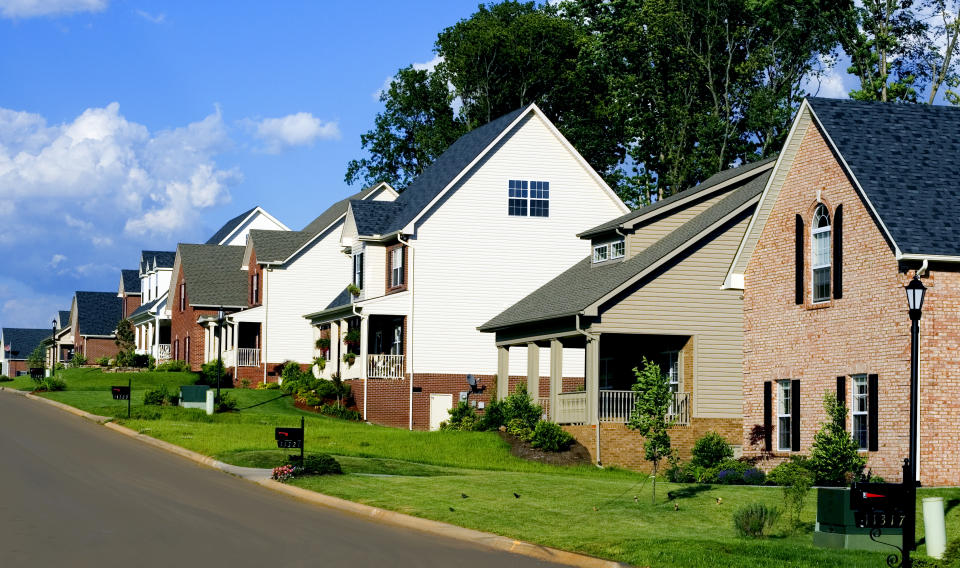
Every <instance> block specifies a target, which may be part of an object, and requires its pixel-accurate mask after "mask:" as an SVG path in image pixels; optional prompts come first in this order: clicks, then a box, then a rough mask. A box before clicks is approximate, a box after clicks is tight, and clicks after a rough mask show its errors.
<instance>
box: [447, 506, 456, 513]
mask: <svg viewBox="0 0 960 568" xmlns="http://www.w3.org/2000/svg"><path fill="white" fill-rule="evenodd" d="M447 508H448V509H450V512H451V513H453V512H454V511H456V509H454V508H453V507H447Z"/></svg>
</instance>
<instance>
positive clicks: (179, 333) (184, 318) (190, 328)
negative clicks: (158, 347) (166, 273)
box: [170, 268, 218, 371]
mask: <svg viewBox="0 0 960 568" xmlns="http://www.w3.org/2000/svg"><path fill="white" fill-rule="evenodd" d="M181 282H183V268H180V272H179V273H177V279H176V281H175V284H174V287H173V289H172V290H171V294H170V297H171V302H170V356H171V357H173V358H175V359H180V360H184V361H187V363H189V364H190V369H191V370H193V371H199V370H200V367H201V365H203V352H204V328H203V327H202V326H200V324H198V323H197V318H199V317H200V316H216V315H217V311H218V310H215V309H213V310H211V309H196V308H194V307H193V306H191V305H190V283H189V282H188V283H187V286H186V295H185V302H184V305H185V307H184V310H183V311H182V312H181V311H180V283H181ZM187 337H189V338H190V353H189V360H187V353H186V341H185V340H186V338H187ZM177 341H179V342H180V352H179V354H177V353H175V350H176V348H175V347H174V345H176V343H177Z"/></svg>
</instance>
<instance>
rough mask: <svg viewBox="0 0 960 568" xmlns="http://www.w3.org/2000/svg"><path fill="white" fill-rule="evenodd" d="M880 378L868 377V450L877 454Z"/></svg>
mask: <svg viewBox="0 0 960 568" xmlns="http://www.w3.org/2000/svg"><path fill="white" fill-rule="evenodd" d="M879 398H880V377H879V376H877V375H867V428H868V430H869V431H868V433H867V450H869V451H871V452H875V451H877V450H879V449H880V426H879V424H878V423H877V418H878V417H879V415H880V413H879V412H878V410H879V408H877V407H878V405H879Z"/></svg>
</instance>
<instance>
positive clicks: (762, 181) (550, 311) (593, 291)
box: [479, 170, 770, 331]
mask: <svg viewBox="0 0 960 568" xmlns="http://www.w3.org/2000/svg"><path fill="white" fill-rule="evenodd" d="M769 177H770V171H769V170H768V171H767V172H764V173H763V174H762V175H759V176H756V177H753V178H750V179H749V180H748V181H747V182H746V183H745V184H744V185H743V186H742V187H740V188H739V189H736V190H734V191H733V192H731V193H730V194H729V195H727V196H726V197H724V198H723V199H722V200H720V201H719V202H718V203H716V204H715V205H713V206H711V207H710V208H708V209H707V210H706V211H704V212H703V213H701V214H699V215H697V216H696V217H694V218H693V219H691V220H690V221H687V222H686V223H684V224H683V225H681V226H680V227H679V228H677V229H676V230H674V231H673V232H671V233H670V234H668V235H667V236H665V237H663V238H662V239H660V240H659V241H657V242H655V243H653V244H652V245H650V246H649V247H647V248H646V249H644V250H643V251H642V252H640V253H639V254H636V255H634V256H632V257H630V258H628V259H626V260H624V261H622V262H610V263H606V264H600V265H597V266H593V265H592V262H591V258H590V257H589V256H588V257H586V258H584V259H583V260H581V261H580V262H578V263H577V264H575V265H573V266H572V267H570V268H569V269H567V270H566V271H565V272H563V273H561V274H560V275H559V276H557V277H556V278H554V279H553V280H551V281H549V282H547V283H546V284H544V285H543V286H541V287H540V288H539V289H537V290H535V291H534V292H533V293H531V294H530V295H528V296H527V297H525V298H523V299H522V300H520V301H519V302H517V303H516V304H514V305H512V306H510V307H509V308H507V309H506V310H504V311H503V312H501V313H500V314H499V315H497V316H496V317H494V318H493V319H491V320H490V321H488V322H487V323H485V324H483V325H482V326H480V328H479V329H480V330H481V331H495V330H497V329H502V328H505V327H510V326H514V325H518V324H523V323H529V322H535V321H543V320H548V319H554V318H559V317H564V316H573V315H575V314H578V313H580V312H582V311H583V310H585V309H586V308H587V307H589V306H590V305H591V304H593V303H594V302H596V301H598V300H600V299H601V298H603V297H604V296H606V295H607V294H609V293H610V292H612V291H614V290H616V289H617V288H618V287H619V286H621V285H623V284H624V283H626V282H627V281H628V280H630V279H631V278H633V277H634V276H636V275H637V274H639V273H641V272H643V271H644V270H646V269H647V268H650V267H651V266H653V265H654V264H655V263H656V262H657V261H659V260H661V259H662V258H664V257H665V256H667V255H668V254H670V253H672V252H673V251H675V250H676V249H678V248H680V247H681V246H683V245H685V244H687V243H688V242H692V241H691V240H692V239H694V238H695V237H696V236H697V235H699V234H700V233H702V232H703V231H705V230H706V229H708V228H709V227H711V226H712V225H714V224H715V223H717V222H718V221H720V220H721V219H723V218H724V217H726V216H727V215H729V214H731V213H733V212H734V211H736V210H737V209H738V208H740V207H741V206H742V205H744V204H745V203H747V202H749V201H750V200H751V199H753V198H755V197H757V196H758V195H760V193H762V192H763V188H764V186H765V185H766V183H767V179H768V178H769ZM717 285H718V286H719V283H718V284H717Z"/></svg>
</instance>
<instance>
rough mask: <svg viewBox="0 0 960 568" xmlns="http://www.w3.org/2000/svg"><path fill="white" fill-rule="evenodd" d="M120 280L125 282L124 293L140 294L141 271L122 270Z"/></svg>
mask: <svg viewBox="0 0 960 568" xmlns="http://www.w3.org/2000/svg"><path fill="white" fill-rule="evenodd" d="M120 281H121V282H122V283H123V293H124V294H127V295H130V294H134V295H137V296H139V295H140V271H139V270H127V269H123V270H121V271H120Z"/></svg>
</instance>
